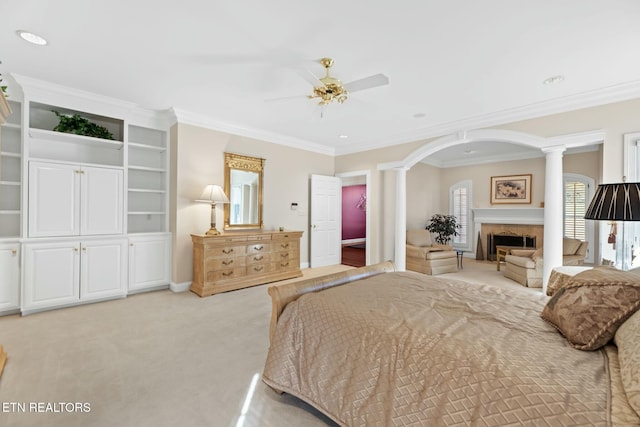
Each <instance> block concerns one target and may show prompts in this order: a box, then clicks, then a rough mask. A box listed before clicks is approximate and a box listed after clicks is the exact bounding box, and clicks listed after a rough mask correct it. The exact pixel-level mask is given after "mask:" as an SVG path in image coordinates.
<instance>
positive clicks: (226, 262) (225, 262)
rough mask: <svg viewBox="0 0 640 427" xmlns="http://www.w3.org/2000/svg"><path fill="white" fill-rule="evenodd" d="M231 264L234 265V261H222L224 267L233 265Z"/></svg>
mask: <svg viewBox="0 0 640 427" xmlns="http://www.w3.org/2000/svg"><path fill="white" fill-rule="evenodd" d="M231 264H233V260H232V259H229V260H224V261H222V265H231Z"/></svg>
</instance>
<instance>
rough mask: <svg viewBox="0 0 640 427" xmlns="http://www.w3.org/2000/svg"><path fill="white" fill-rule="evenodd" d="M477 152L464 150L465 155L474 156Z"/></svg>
mask: <svg viewBox="0 0 640 427" xmlns="http://www.w3.org/2000/svg"><path fill="white" fill-rule="evenodd" d="M475 152H476V150H464V154H474V153H475Z"/></svg>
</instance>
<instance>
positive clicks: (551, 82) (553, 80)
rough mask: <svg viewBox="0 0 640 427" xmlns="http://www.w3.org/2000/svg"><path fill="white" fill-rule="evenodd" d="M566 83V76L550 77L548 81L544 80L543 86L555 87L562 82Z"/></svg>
mask: <svg viewBox="0 0 640 427" xmlns="http://www.w3.org/2000/svg"><path fill="white" fill-rule="evenodd" d="M562 81H564V76H561V75H557V76H552V77H549V78H548V79H544V81H543V82H542V84H545V85H555V84H558V83H560V82H562Z"/></svg>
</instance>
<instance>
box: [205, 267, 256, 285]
mask: <svg viewBox="0 0 640 427" xmlns="http://www.w3.org/2000/svg"><path fill="white" fill-rule="evenodd" d="M245 276H246V269H245V268H244V267H242V268H230V269H228V270H211V271H207V282H221V281H223V280H230V279H238V278H241V277H245Z"/></svg>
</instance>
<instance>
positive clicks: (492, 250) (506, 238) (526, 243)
mask: <svg viewBox="0 0 640 427" xmlns="http://www.w3.org/2000/svg"><path fill="white" fill-rule="evenodd" d="M497 246H513V247H520V248H531V249H535V248H536V236H529V235H527V234H518V233H510V232H504V233H488V234H487V259H488V260H490V261H495V260H496V247H497Z"/></svg>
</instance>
